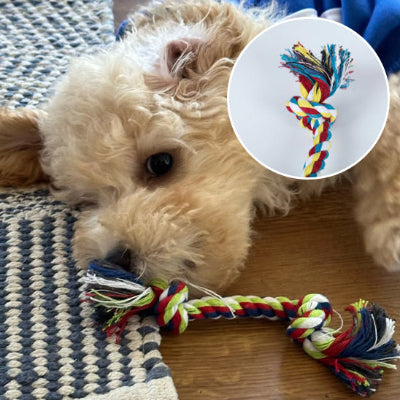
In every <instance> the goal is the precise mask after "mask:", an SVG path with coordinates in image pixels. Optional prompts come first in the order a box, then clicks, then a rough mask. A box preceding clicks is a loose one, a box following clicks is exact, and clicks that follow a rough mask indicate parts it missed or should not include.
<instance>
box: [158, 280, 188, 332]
mask: <svg viewBox="0 0 400 400" xmlns="http://www.w3.org/2000/svg"><path fill="white" fill-rule="evenodd" d="M151 287H152V289H153V291H154V293H155V295H156V298H157V300H156V302H155V303H154V306H153V310H154V314H155V315H156V316H157V323H158V325H159V326H161V327H163V326H165V327H167V328H168V329H169V330H171V331H173V332H174V333H182V332H184V331H185V330H186V328H187V326H188V321H189V317H188V312H187V311H186V309H185V307H184V304H185V303H186V302H187V301H188V293H189V291H188V288H187V286H186V285H185V284H184V283H183V282H173V283H171V285H169V286H168V285H167V284H166V283H165V281H163V280H161V279H158V280H154V281H152V282H151Z"/></svg>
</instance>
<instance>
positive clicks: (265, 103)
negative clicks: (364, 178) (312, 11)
mask: <svg viewBox="0 0 400 400" xmlns="http://www.w3.org/2000/svg"><path fill="white" fill-rule="evenodd" d="M228 110H229V117H230V120H231V123H232V126H233V129H234V131H235V133H236V136H237V137H238V139H239V141H240V143H241V144H242V145H243V147H244V148H245V149H246V150H247V152H248V153H249V154H250V155H251V156H252V157H253V158H254V159H255V160H257V161H258V162H259V163H260V164H262V165H263V166H265V167H266V168H268V169H270V170H272V171H274V172H276V173H278V174H281V175H284V176H287V177H291V178H298V179H318V178H326V177H330V176H333V175H336V174H338V173H341V172H343V171H345V170H347V169H348V168H351V167H352V166H354V165H355V164H357V163H358V162H359V161H361V160H362V159H363V158H364V157H365V156H366V155H367V154H368V153H369V152H370V151H371V150H372V148H373V146H374V145H375V143H376V142H377V141H378V139H379V137H380V135H381V133H382V131H383V128H384V126H385V123H386V119H387V115H388V111H389V85H388V81H387V77H386V73H385V70H384V68H383V66H382V63H381V62H380V60H379V58H378V56H377V55H376V53H375V51H374V50H373V49H372V47H371V46H370V45H369V44H368V43H367V42H366V41H365V40H364V39H363V38H362V37H361V36H360V35H358V34H357V33H356V32H354V31H353V30H351V29H349V28H347V27H346V26H344V25H342V24H340V23H337V22H334V21H330V20H325V19H318V18H296V19H293V20H285V21H283V22H280V23H278V24H276V25H273V26H272V27H271V28H269V29H267V30H265V31H263V32H261V33H260V34H259V35H258V36H256V37H255V38H254V39H253V40H252V41H251V42H250V43H249V44H248V45H247V46H246V48H245V49H244V50H243V52H242V53H241V54H240V56H239V58H238V60H237V61H236V64H235V66H234V68H233V70H232V74H231V77H230V81H229V87H228Z"/></svg>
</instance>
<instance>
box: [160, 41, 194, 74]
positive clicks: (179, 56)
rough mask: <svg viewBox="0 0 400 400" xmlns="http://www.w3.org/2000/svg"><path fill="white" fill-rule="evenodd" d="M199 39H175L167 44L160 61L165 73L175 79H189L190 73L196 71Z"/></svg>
mask: <svg viewBox="0 0 400 400" xmlns="http://www.w3.org/2000/svg"><path fill="white" fill-rule="evenodd" d="M201 43H202V42H201V40H200V39H184V38H183V39H176V40H172V41H171V42H169V43H167V45H166V46H165V49H164V54H163V57H162V59H161V65H162V67H163V68H164V69H165V72H166V73H167V74H168V75H170V76H172V77H176V78H178V79H179V78H189V74H190V71H195V70H196V69H197V56H198V50H199V47H200V45H201Z"/></svg>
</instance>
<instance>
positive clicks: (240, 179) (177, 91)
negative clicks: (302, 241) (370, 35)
mask: <svg viewBox="0 0 400 400" xmlns="http://www.w3.org/2000/svg"><path fill="white" fill-rule="evenodd" d="M272 14H273V10H271V9H264V10H261V11H260V10H258V11H257V12H252V11H251V10H250V11H248V12H244V11H243V10H241V9H240V8H237V7H235V6H232V5H231V4H227V3H224V2H217V1H214V0H192V1H190V2H181V1H179V0H165V1H163V2H160V3H153V4H152V5H150V6H149V7H148V8H144V9H143V10H141V11H140V12H137V13H136V14H134V15H133V17H132V18H133V23H134V29H133V30H132V32H130V33H128V34H127V35H126V36H125V37H124V39H123V40H122V41H120V42H118V43H116V44H115V45H114V46H113V47H112V48H111V49H109V50H107V51H101V52H99V53H98V54H95V55H88V56H82V57H79V58H78V59H76V60H75V61H73V62H72V64H71V66H70V69H69V72H68V73H67V74H66V75H65V76H64V77H63V78H62V79H61V81H60V82H59V84H58V85H57V86H56V89H55V93H54V96H53V97H52V98H51V99H49V101H48V103H47V104H46V105H45V106H44V108H43V110H8V109H3V110H1V111H0V184H1V185H4V186H6V185H13V186H24V185H31V184H33V183H38V182H49V183H50V186H51V188H52V192H53V193H54V196H56V198H57V199H59V200H61V201H63V202H65V203H67V204H69V205H71V206H76V205H81V206H82V207H83V211H82V213H81V216H80V219H79V220H78V222H77V223H76V227H75V236H74V240H73V252H74V257H75V259H76V260H77V263H78V265H80V266H81V267H83V268H84V267H85V266H86V265H87V264H88V262H89V260H91V259H94V258H97V259H103V258H108V259H110V260H112V261H113V262H115V263H116V264H118V265H120V266H121V267H122V268H125V269H127V270H130V271H133V272H135V273H136V274H138V275H139V276H140V277H141V278H142V279H143V280H144V281H148V280H150V279H152V278H155V277H160V278H163V279H165V280H167V281H171V280H174V279H181V280H183V281H186V282H190V283H193V284H195V285H198V286H201V287H207V288H209V289H212V290H216V291H218V292H222V291H223V290H224V289H225V288H227V287H228V286H229V285H230V284H231V283H232V282H233V281H234V280H235V279H236V278H237V277H238V276H239V274H240V272H241V271H242V269H243V268H244V265H245V260H246V257H247V254H248V250H249V247H250V244H251V237H252V229H251V223H252V221H253V219H254V218H255V216H256V215H257V214H258V213H264V214H272V213H282V214H286V213H288V212H289V211H290V209H291V207H293V205H295V204H296V203H297V202H298V201H299V200H306V199H309V198H310V197H311V196H313V195H318V194H319V193H321V191H322V190H323V189H324V188H326V187H327V186H330V185H334V184H336V183H337V182H338V181H339V180H340V177H339V178H338V177H333V178H327V179H323V180H317V181H314V180H313V181H296V180H293V179H289V178H285V177H283V176H280V175H277V174H275V173H272V172H270V171H268V170H266V169H265V168H263V167H262V166H260V165H259V164H258V163H257V162H255V161H254V160H253V159H252V158H251V157H250V156H249V155H248V154H247V153H246V151H245V150H244V149H243V148H242V146H241V145H240V144H239V142H238V140H237V139H236V137H235V134H234V132H233V129H232V127H231V124H230V121H229V117H228V111H227V87H228V80H229V76H230V73H231V71H232V67H233V65H234V63H235V60H236V59H237V57H238V56H239V54H240V53H241V51H242V50H243V49H244V47H245V46H246V45H247V44H248V43H249V42H250V41H251V39H252V38H254V37H255V36H256V35H257V34H258V33H260V32H261V31H262V30H264V29H265V28H267V27H268V26H269V25H270V24H271V23H272V22H271V21H272V20H271V15H272ZM390 88H391V106H390V112H389V119H388V121H387V124H386V127H385V130H384V132H383V134H382V137H381V139H380V140H379V142H378V143H377V144H376V146H375V147H374V149H373V150H372V151H371V153H370V154H369V155H368V156H367V157H366V158H365V159H364V160H362V162H360V163H359V164H358V165H357V166H355V167H353V169H352V170H351V171H350V172H348V173H346V174H345V176H346V177H347V178H349V179H351V181H352V182H353V184H354V194H355V196H354V202H355V216H356V219H357V221H358V223H359V224H360V226H361V228H362V232H363V237H364V242H365V247H366V251H367V252H368V253H370V254H371V255H372V256H373V257H374V259H375V261H376V263H377V264H379V265H381V266H383V267H384V268H386V269H388V270H399V269H400V218H399V216H400V126H399V120H400V97H399V89H400V77H399V76H392V77H391V78H390Z"/></svg>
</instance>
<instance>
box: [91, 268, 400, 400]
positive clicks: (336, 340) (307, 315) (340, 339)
mask: <svg viewBox="0 0 400 400" xmlns="http://www.w3.org/2000/svg"><path fill="white" fill-rule="evenodd" d="M85 280H86V285H87V287H86V299H87V300H88V301H89V302H90V303H92V304H93V305H94V306H95V308H96V310H97V312H96V313H95V314H97V315H95V317H96V318H97V320H98V322H99V323H102V325H103V330H104V331H105V332H106V333H107V335H108V336H111V335H113V334H116V335H117V341H119V339H120V336H121V334H122V331H123V330H124V328H125V326H126V323H127V321H128V319H129V318H130V317H131V316H132V315H134V314H141V315H143V314H144V315H155V316H156V318H157V323H158V325H159V326H160V327H166V328H168V329H170V330H172V331H173V332H175V333H183V332H184V331H185V329H186V328H187V326H188V322H189V321H192V320H201V319H207V318H212V319H217V318H220V317H224V318H227V319H232V318H236V317H266V318H268V319H270V320H283V321H287V322H288V323H289V326H288V328H287V330H286V333H287V335H288V336H289V337H290V338H291V339H292V341H293V342H295V343H299V344H301V345H302V346H303V349H304V351H305V352H306V353H307V354H309V355H310V356H311V357H312V358H315V359H317V360H318V361H320V362H321V363H322V364H324V365H326V366H327V367H328V368H329V369H330V370H331V371H332V372H333V373H334V374H335V375H337V376H338V378H339V379H340V380H342V381H343V382H344V383H345V384H346V385H347V386H349V387H350V388H351V389H352V390H353V391H354V392H356V393H357V394H359V395H361V396H368V395H371V394H373V393H374V392H375V390H376V387H377V385H378V384H379V382H380V381H381V378H382V374H383V368H390V369H396V366H395V365H393V364H392V362H394V361H395V360H398V359H399V358H400V355H399V346H397V345H396V342H395V341H394V339H393V334H394V321H393V320H392V319H390V318H389V317H388V316H387V315H386V314H385V311H384V310H383V309H382V308H380V307H379V306H377V305H375V304H372V305H369V304H368V302H366V301H364V300H360V301H358V302H356V303H354V304H351V305H350V306H348V307H347V308H346V310H347V311H349V312H351V313H352V315H353V324H352V326H351V327H350V328H349V329H348V330H347V331H344V332H339V330H334V329H332V328H330V327H329V324H330V322H331V317H332V314H333V309H332V307H331V305H330V303H329V300H328V299H327V298H326V297H325V296H323V295H320V294H309V295H306V296H304V297H302V298H301V299H299V300H289V299H288V298H286V297H276V298H273V297H264V298H261V297H257V296H233V297H225V298H219V297H211V296H208V297H204V298H202V299H196V300H188V288H187V286H186V285H185V284H184V283H182V282H173V283H171V284H170V285H168V284H167V283H166V282H164V281H163V280H161V279H155V280H153V281H152V282H151V283H150V286H149V287H144V286H143V285H142V284H141V282H140V281H139V279H138V278H136V277H135V275H133V274H131V273H128V272H125V271H120V270H116V269H114V268H113V265H111V264H109V263H108V262H105V261H92V262H91V263H90V264H89V270H88V273H87V276H86V278H85Z"/></svg>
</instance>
